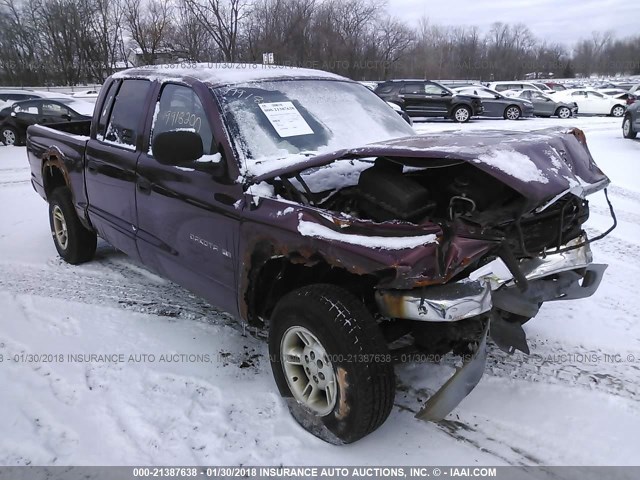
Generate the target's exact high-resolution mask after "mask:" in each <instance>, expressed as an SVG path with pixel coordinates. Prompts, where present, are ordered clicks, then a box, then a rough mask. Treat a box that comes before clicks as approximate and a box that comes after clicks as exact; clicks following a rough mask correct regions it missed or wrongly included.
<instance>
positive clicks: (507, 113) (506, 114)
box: [454, 85, 533, 120]
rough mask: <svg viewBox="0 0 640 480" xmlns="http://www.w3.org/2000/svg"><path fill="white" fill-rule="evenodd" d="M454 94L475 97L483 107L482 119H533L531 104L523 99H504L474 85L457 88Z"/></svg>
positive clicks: (499, 94)
mask: <svg viewBox="0 0 640 480" xmlns="http://www.w3.org/2000/svg"><path fill="white" fill-rule="evenodd" d="M454 91H455V92H458V93H462V94H465V95H477V96H478V97H480V99H481V100H482V105H483V107H484V112H483V113H482V116H483V117H498V118H504V119H506V120H518V119H519V118H521V117H533V104H532V103H531V102H530V101H529V100H526V99H524V98H514V97H506V96H504V95H502V94H501V93H498V92H496V91H495V90H491V89H490V88H487V87H483V86H481V85H476V86H472V87H459V88H456V89H454Z"/></svg>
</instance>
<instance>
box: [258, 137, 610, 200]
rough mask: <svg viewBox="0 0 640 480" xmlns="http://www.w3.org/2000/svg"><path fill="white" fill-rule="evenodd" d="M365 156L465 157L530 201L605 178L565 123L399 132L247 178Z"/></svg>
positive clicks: (421, 161) (589, 187)
mask: <svg viewBox="0 0 640 480" xmlns="http://www.w3.org/2000/svg"><path fill="white" fill-rule="evenodd" d="M365 157H389V159H390V160H392V161H396V162H398V163H402V164H403V165H406V166H409V167H415V168H429V167H435V166H445V165H447V164H454V163H457V162H468V163H471V164H472V165H475V166H476V167H477V168H479V169H481V170H483V171H484V172H486V173H488V174H489V175H491V176H493V177H495V178H496V179H498V180H500V181H501V182H503V183H504V184H506V185H508V186H510V187H511V188H513V189H514V190H516V191H517V192H519V193H520V194H521V195H523V196H524V197H525V198H527V199H529V200H531V201H533V202H536V203H542V202H544V201H546V200H549V199H551V198H554V197H556V196H558V195H560V194H561V193H563V192H566V191H568V190H572V191H573V192H575V193H577V194H585V195H586V194H588V193H591V192H592V191H596V190H599V189H601V188H603V187H605V186H606V185H607V184H608V183H609V179H608V178H607V176H606V175H605V174H604V173H603V172H602V170H600V168H598V166H597V165H596V164H595V162H594V161H593V158H592V157H591V154H590V152H589V149H588V148H587V146H586V142H585V140H584V134H583V132H582V131H581V130H578V129H566V128H563V129H545V130H538V131H534V132H526V133H525V132H513V131H506V132H505V131H494V130H485V131H482V132H473V133H461V132H451V133H446V134H437V135H435V134H434V135H416V136H411V137H403V138H398V139H392V140H387V141H384V142H379V143H372V144H369V145H366V146H363V147H359V148H351V149H343V150H339V151H335V152H328V153H324V154H320V155H317V156H314V157H311V158H309V159H308V160H304V161H301V162H300V163H297V164H296V165H293V166H290V167H288V168H282V169H279V170H276V171H273V172H270V173H269V174H265V175H261V176H259V177H256V178H254V179H253V181H255V182H259V181H262V180H264V179H267V178H274V177H276V176H280V175H284V174H286V173H290V172H295V171H302V170H304V169H307V168H311V167H317V166H322V165H327V164H329V163H331V162H333V161H335V160H337V159H341V158H365Z"/></svg>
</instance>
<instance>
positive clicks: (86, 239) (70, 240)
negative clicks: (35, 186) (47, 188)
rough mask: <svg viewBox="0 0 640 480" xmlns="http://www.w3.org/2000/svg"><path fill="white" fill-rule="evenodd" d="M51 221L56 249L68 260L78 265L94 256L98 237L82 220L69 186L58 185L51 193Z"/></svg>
mask: <svg viewBox="0 0 640 480" xmlns="http://www.w3.org/2000/svg"><path fill="white" fill-rule="evenodd" d="M49 223H50V225H51V235H52V236H53V243H54V244H55V246H56V250H58V254H59V255H60V256H61V257H62V258H63V259H64V260H65V261H66V262H68V263H71V264H73V265H76V264H78V263H83V262H87V261H89V260H91V259H92V258H93V255H94V253H95V252H96V245H97V241H98V237H97V236H96V234H95V233H94V232H92V231H90V230H87V229H86V228H85V226H84V225H82V223H81V222H80V219H79V218H78V215H77V214H76V211H75V209H74V207H73V202H72V201H71V191H70V190H69V189H68V188H67V187H58V188H56V189H55V190H54V191H53V193H52V194H51V198H49Z"/></svg>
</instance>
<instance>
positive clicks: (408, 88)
mask: <svg viewBox="0 0 640 480" xmlns="http://www.w3.org/2000/svg"><path fill="white" fill-rule="evenodd" d="M400 93H409V94H414V95H415V94H418V93H424V84H423V83H405V84H404V86H403V87H402V90H400Z"/></svg>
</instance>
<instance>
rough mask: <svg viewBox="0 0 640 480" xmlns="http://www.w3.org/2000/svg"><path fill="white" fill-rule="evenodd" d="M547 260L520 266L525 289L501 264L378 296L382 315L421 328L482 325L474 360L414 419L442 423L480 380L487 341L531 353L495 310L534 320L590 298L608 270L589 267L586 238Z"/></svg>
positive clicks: (470, 357)
mask: <svg viewBox="0 0 640 480" xmlns="http://www.w3.org/2000/svg"><path fill="white" fill-rule="evenodd" d="M564 249H568V250H566V251H562V252H560V253H553V251H550V252H548V253H547V254H546V255H545V256H541V257H537V258H530V259H525V260H523V261H521V262H520V263H519V265H518V268H519V270H520V273H521V274H522V276H524V277H525V278H526V280H527V285H526V288H524V289H522V288H520V286H519V285H516V282H515V279H514V276H513V274H512V273H511V272H510V271H509V269H508V268H507V266H506V265H505V264H504V262H503V261H502V260H501V259H499V258H498V259H496V260H494V261H492V262H490V263H488V264H486V265H484V266H482V267H480V268H478V269H477V270H475V271H474V272H472V273H471V274H470V275H469V277H468V278H466V279H464V280H461V281H459V282H453V283H450V284H445V285H440V286H436V287H425V288H421V289H416V290H409V291H404V292H403V291H398V290H380V291H378V292H377V293H376V302H377V303H378V307H379V308H380V311H381V313H383V314H384V315H387V316H389V317H393V318H404V319H409V320H419V321H424V322H457V321H459V320H463V319H466V318H471V317H477V318H478V321H479V322H483V323H484V328H483V333H482V335H481V336H480V337H479V338H478V340H477V343H476V347H475V348H474V349H473V354H472V355H466V356H465V358H464V363H463V365H462V367H461V368H458V369H457V370H456V372H455V373H454V374H453V376H452V377H451V378H449V380H447V382H446V383H445V384H444V385H443V386H442V387H440V389H438V391H437V392H436V393H435V394H433V395H432V396H431V397H430V398H429V399H428V400H427V402H426V403H425V405H424V407H423V408H422V409H421V410H420V411H419V412H418V414H417V415H416V418H419V419H421V420H426V421H434V422H437V421H440V420H443V419H444V418H445V417H446V416H447V415H448V414H449V413H450V412H451V411H452V410H453V409H454V408H456V407H457V406H458V405H459V404H460V402H461V401H462V400H464V398H465V397H466V396H467V395H468V394H469V393H470V392H471V391H472V390H473V389H474V388H475V386H476V385H477V384H478V383H479V382H480V379H481V378H482V375H483V374H484V370H485V366H486V361H487V337H488V336H489V335H491V337H492V339H493V340H494V342H495V343H496V344H497V345H498V346H499V347H500V348H502V349H503V350H506V351H508V352H510V353H513V352H514V351H515V349H519V350H522V351H524V352H525V353H529V348H528V346H527V342H526V335H525V333H524V331H523V330H522V327H521V326H520V324H518V323H510V322H506V321H505V320H504V319H503V318H502V316H501V315H500V314H499V310H498V309H500V310H504V311H506V312H511V313H514V314H517V315H523V316H526V317H533V316H535V315H536V314H537V313H538V309H539V307H540V304H541V303H542V302H548V301H554V300H571V299H577V298H585V297H589V296H591V295H593V293H595V291H596V290H597V289H598V286H599V285H600V281H601V280H602V276H603V274H604V271H605V269H606V268H607V265H598V264H593V263H592V260H593V255H592V253H591V248H590V247H589V243H588V241H587V238H586V236H581V237H578V238H576V239H574V240H572V241H570V242H568V243H567V244H566V245H563V246H562V247H560V249H559V250H564Z"/></svg>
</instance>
